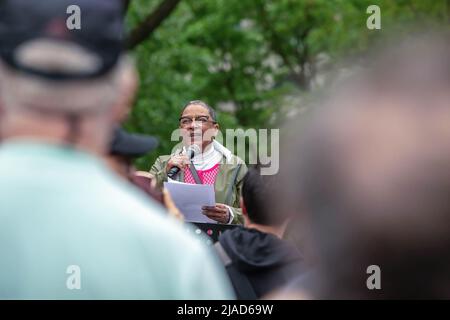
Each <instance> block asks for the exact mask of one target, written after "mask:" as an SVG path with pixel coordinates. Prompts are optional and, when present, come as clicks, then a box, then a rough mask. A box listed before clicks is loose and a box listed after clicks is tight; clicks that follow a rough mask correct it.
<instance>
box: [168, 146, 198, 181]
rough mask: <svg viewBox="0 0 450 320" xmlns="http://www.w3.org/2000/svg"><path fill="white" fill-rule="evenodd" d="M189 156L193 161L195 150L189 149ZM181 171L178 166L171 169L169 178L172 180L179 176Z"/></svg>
mask: <svg viewBox="0 0 450 320" xmlns="http://www.w3.org/2000/svg"><path fill="white" fill-rule="evenodd" d="M188 155H189V159H192V158H193V157H194V155H195V152H194V150H191V149H189V150H188ZM180 170H181V169H180V168H178V167H177V166H174V167H172V168H170V170H169V172H168V173H167V176H168V177H169V178H170V179H173V178H174V177H175V176H176V175H177V174H178V172H180Z"/></svg>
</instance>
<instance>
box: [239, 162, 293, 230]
mask: <svg viewBox="0 0 450 320" xmlns="http://www.w3.org/2000/svg"><path fill="white" fill-rule="evenodd" d="M275 184H276V175H261V173H260V169H259V167H257V166H256V167H250V168H249V169H248V172H247V174H246V175H245V177H244V180H243V186H242V199H243V201H244V205H245V208H246V210H247V214H248V218H249V219H250V220H251V221H252V222H254V223H257V224H261V225H267V226H279V225H281V224H283V223H284V222H285V221H286V219H287V218H288V216H287V215H286V214H283V213H282V212H278V211H276V210H272V208H276V203H275V204H274V203H273V201H272V200H273V198H272V194H273V192H274V189H275Z"/></svg>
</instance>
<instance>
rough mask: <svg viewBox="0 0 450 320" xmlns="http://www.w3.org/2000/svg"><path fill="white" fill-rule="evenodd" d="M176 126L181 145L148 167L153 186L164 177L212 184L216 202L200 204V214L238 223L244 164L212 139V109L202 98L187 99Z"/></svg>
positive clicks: (214, 127)
mask: <svg viewBox="0 0 450 320" xmlns="http://www.w3.org/2000/svg"><path fill="white" fill-rule="evenodd" d="M180 129H181V135H182V137H183V143H182V147H180V148H179V149H176V150H175V152H173V153H172V154H171V155H165V156H160V157H158V159H156V162H155V163H154V164H153V166H152V168H151V170H150V173H151V174H152V175H153V176H154V177H155V179H156V182H157V185H158V186H162V184H163V182H164V181H167V178H168V176H169V177H171V178H172V179H174V180H177V181H180V182H185V183H198V184H211V185H214V190H215V194H216V202H217V203H216V205H215V206H211V207H203V214H205V215H206V216H207V217H208V218H210V219H212V220H215V221H217V222H219V223H223V224H231V223H242V221H243V218H242V212H241V209H240V208H239V201H240V194H241V188H242V179H243V178H244V176H245V174H246V173H247V166H246V165H245V163H244V161H242V159H240V158H239V157H237V156H235V155H233V154H232V153H231V151H230V150H228V149H227V148H225V147H224V146H223V145H222V144H220V143H219V142H218V141H216V140H215V136H216V134H217V133H218V131H219V124H218V123H217V118H216V113H215V111H214V109H212V108H211V107H210V106H209V105H207V104H206V103H204V102H203V101H191V102H189V103H188V104H186V105H185V106H184V108H183V110H182V112H181V117H180ZM190 157H192V158H191V159H189V158H190Z"/></svg>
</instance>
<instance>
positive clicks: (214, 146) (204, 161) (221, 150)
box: [183, 140, 231, 171]
mask: <svg viewBox="0 0 450 320" xmlns="http://www.w3.org/2000/svg"><path fill="white" fill-rule="evenodd" d="M183 152H184V153H185V152H186V149H185V148H183ZM223 157H225V158H226V160H227V162H230V161H231V151H230V150H228V149H227V148H225V147H224V146H223V145H222V144H221V143H220V142H218V141H216V140H214V141H213V142H212V143H211V144H210V145H209V146H208V147H206V149H205V151H204V152H203V153H201V154H197V155H195V156H194V157H193V158H192V159H191V163H192V164H193V165H194V167H195V169H197V170H202V171H203V170H208V169H211V168H212V167H214V166H215V165H216V164H218V163H220V162H222V159H223Z"/></svg>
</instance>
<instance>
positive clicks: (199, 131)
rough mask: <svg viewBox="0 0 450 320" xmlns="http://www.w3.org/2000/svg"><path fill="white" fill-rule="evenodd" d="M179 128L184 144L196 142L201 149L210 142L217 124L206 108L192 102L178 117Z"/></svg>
mask: <svg viewBox="0 0 450 320" xmlns="http://www.w3.org/2000/svg"><path fill="white" fill-rule="evenodd" d="M180 129H181V132H182V135H183V142H184V144H185V145H191V144H196V145H198V146H200V147H201V148H202V151H203V150H205V148H206V147H207V146H208V145H209V144H210V143H211V142H212V138H213V137H214V136H215V135H216V134H217V130H218V129H219V125H218V124H217V123H215V122H214V120H213V119H212V118H211V115H210V114H209V111H208V109H207V108H205V107H203V106H202V105H198V104H192V105H190V106H188V107H187V108H186V109H184V111H183V114H182V115H181V117H180Z"/></svg>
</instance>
